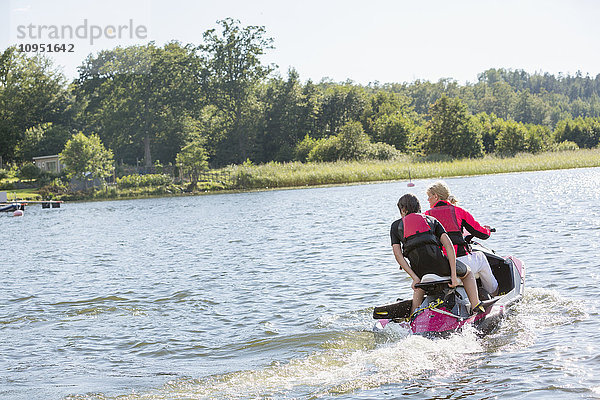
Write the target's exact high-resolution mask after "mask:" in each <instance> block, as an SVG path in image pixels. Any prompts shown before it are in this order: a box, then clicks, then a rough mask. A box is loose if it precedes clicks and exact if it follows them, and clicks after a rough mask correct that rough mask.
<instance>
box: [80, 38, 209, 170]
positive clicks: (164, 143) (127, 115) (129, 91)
mask: <svg viewBox="0 0 600 400" xmlns="http://www.w3.org/2000/svg"><path fill="white" fill-rule="evenodd" d="M79 71H80V77H79V80H78V87H77V89H78V90H77V94H78V101H79V102H80V103H81V104H83V111H82V115H81V124H82V125H83V126H84V127H85V129H86V130H87V131H91V132H98V134H99V135H100V137H101V138H102V139H103V140H104V141H105V142H106V143H107V145H108V146H109V147H110V148H112V149H114V150H115V154H116V156H117V157H118V158H119V159H122V160H124V161H126V162H128V163H132V164H133V163H135V162H136V161H137V160H138V159H143V160H144V163H145V166H146V167H150V166H151V165H152V164H153V158H154V157H156V158H157V159H159V160H161V161H163V162H173V161H175V156H176V154H177V153H178V152H179V150H180V148H181V147H182V146H183V144H184V142H185V138H184V137H183V126H182V125H183V119H184V118H185V117H186V116H192V117H197V114H198V110H199V108H200V107H199V105H198V103H199V102H200V100H201V93H200V91H199V88H200V84H199V78H198V76H199V75H200V64H199V59H198V57H197V56H196V54H195V48H194V47H193V46H191V45H187V46H182V45H181V44H179V43H177V42H171V43H167V44H166V45H165V46H164V47H162V48H160V47H156V46H155V45H154V44H153V43H150V44H148V45H145V46H130V47H126V48H121V47H117V48H115V49H112V50H105V51H101V52H100V53H99V54H98V55H97V56H90V57H88V58H87V59H86V60H85V62H84V63H83V65H82V66H81V67H80V68H79Z"/></svg>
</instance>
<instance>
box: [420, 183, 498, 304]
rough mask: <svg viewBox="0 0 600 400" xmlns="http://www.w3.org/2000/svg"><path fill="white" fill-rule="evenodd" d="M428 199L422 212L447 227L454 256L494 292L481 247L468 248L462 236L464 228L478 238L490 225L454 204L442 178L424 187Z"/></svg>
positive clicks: (494, 283)
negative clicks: (482, 224)
mask: <svg viewBox="0 0 600 400" xmlns="http://www.w3.org/2000/svg"><path fill="white" fill-rule="evenodd" d="M427 200H428V201H429V205H430V207H431V208H430V209H429V210H427V211H425V215H430V216H432V217H435V218H436V219H437V220H438V221H440V222H441V224H442V225H443V226H444V228H445V229H446V232H447V233H448V236H449V237H450V240H451V241H452V243H453V244H454V250H455V252H456V259H457V260H458V261H462V262H463V263H465V264H467V265H468V266H469V267H470V268H471V272H473V274H479V279H481V283H482V285H483V288H484V289H485V290H486V291H487V292H488V293H490V294H491V295H492V296H495V295H496V294H497V291H498V281H497V280H496V278H495V277H494V274H493V273H492V269H491V268H490V264H489V262H488V260H487V258H486V256H485V255H484V254H483V253H482V252H480V251H474V252H471V248H470V246H469V245H468V243H467V242H466V241H465V239H464V237H463V229H466V230H467V232H469V233H470V234H471V235H473V236H475V237H477V238H479V239H483V240H485V239H487V238H489V237H490V234H491V229H490V227H489V226H487V225H484V226H481V225H480V224H479V222H477V221H476V220H475V218H473V216H472V215H471V214H470V213H469V212H468V211H467V210H465V209H464V208H461V207H459V206H457V205H456V203H457V200H456V198H455V197H454V196H452V195H451V194H450V188H448V185H447V184H446V183H445V182H444V181H437V182H436V183H434V184H433V185H431V186H429V188H428V189H427Z"/></svg>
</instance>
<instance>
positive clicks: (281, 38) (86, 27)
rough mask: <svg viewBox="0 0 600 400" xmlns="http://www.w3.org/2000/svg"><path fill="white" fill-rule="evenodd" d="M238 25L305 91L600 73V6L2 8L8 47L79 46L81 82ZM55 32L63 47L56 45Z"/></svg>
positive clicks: (256, 0)
mask: <svg viewBox="0 0 600 400" xmlns="http://www.w3.org/2000/svg"><path fill="white" fill-rule="evenodd" d="M226 17H233V18H235V19H239V20H240V21H241V23H242V24H243V25H263V26H265V28H266V30H267V35H268V36H270V37H272V38H273V39H274V45H275V49H274V50H271V51H269V53H268V54H267V56H266V57H265V58H264V61H265V62H267V63H274V64H277V65H278V66H279V71H280V72H281V74H282V75H285V74H286V72H287V70H288V68H290V67H294V68H295V69H296V70H297V71H298V72H299V73H300V77H301V79H303V80H306V79H309V78H310V79H312V80H313V81H320V80H321V79H322V78H323V77H329V78H331V79H333V80H335V81H345V80H347V79H351V80H353V81H355V82H358V83H363V84H367V83H369V82H374V81H379V82H381V83H384V82H412V81H414V80H416V79H425V80H431V81H437V80H438V79H440V78H453V79H456V80H458V81H459V82H461V83H464V82H466V81H470V82H475V81H476V80H477V74H478V73H480V72H482V71H484V70H486V69H488V68H500V67H503V68H512V69H524V70H526V71H528V72H531V73H532V72H536V71H543V72H550V73H553V74H558V73H560V72H562V73H564V74H568V73H570V74H574V73H576V72H577V71H578V70H579V71H581V72H582V73H583V74H584V75H585V74H590V75H591V76H596V74H598V73H600V51H599V50H600V49H599V47H600V46H599V43H600V24H599V23H598V22H597V21H598V20H599V19H600V2H598V1H595V0H543V1H542V0H530V1H528V0H502V1H500V0H431V1H427V0H422V1H417V0H414V1H403V0H390V1H388V0H382V1H377V0H374V1H371V2H367V1H364V0H363V1H352V0H345V1H337V0H335V1H327V0H320V1H316V0H305V1H303V2H299V1H294V2H291V1H289V2H288V1H282V0H279V1H276V0H252V1H226V0H223V1H219V2H218V1H215V0H211V1H203V0H202V1H192V0H169V1H166V0H162V1H161V0H104V1H95V0H0V46H1V48H2V49H4V48H5V47H7V46H8V45H9V44H27V43H29V44H33V43H52V44H57V43H66V44H73V47H74V52H72V53H54V54H53V58H54V59H55V60H56V62H57V64H59V65H62V66H63V68H64V72H65V74H66V75H67V76H68V77H69V78H72V77H75V76H76V74H77V72H76V68H77V66H78V65H80V64H81V62H82V61H83V59H84V58H85V57H86V56H87V55H88V54H90V53H96V52H98V51H100V50H102V49H105V48H113V47H115V46H118V45H121V46H127V45H131V44H138V43H146V42H148V41H149V40H154V41H156V43H157V44H159V45H162V44H164V43H165V42H168V41H171V40H178V41H180V42H182V43H194V44H199V43H201V41H202V33H203V32H204V31H205V30H207V29H210V28H215V27H216V21H217V20H219V19H223V18H226ZM53 26H54V27H55V28H54V29H58V30H60V29H62V35H63V36H62V39H60V38H59V39H54V38H51V37H50V36H49V35H50V30H51V29H53V28H52V27H53ZM65 26H67V27H70V28H64V27H65ZM92 26H94V28H92ZM119 26H121V31H120V37H119V34H118V33H119V32H118V29H119V28H118V27H119ZM78 27H79V28H80V30H79V31H75V30H76V29H77V28H78ZM113 28H114V29H113ZM132 28H133V30H134V31H135V30H136V29H138V30H137V31H136V33H139V34H140V35H138V36H136V35H133V37H132V33H133V32H131V30H132ZM40 29H41V31H40ZM65 29H67V30H65ZM68 29H72V30H74V31H75V32H78V33H79V37H75V35H76V33H73V34H72V35H74V37H72V38H70V37H66V35H68V33H69V30H68ZM94 29H95V30H94ZM101 30H102V34H101V35H100V34H99V32H100V31H101ZM56 32H57V31H56V30H55V32H54V33H55V35H56ZM84 35H85V36H86V37H84ZM92 35H95V36H102V37H98V38H94V39H93V43H91V40H90V39H91V36H92ZM40 36H41V38H40ZM109 36H110V37H109ZM55 37H56V36H55ZM65 37H66V38H65Z"/></svg>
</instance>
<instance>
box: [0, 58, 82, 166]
mask: <svg viewBox="0 0 600 400" xmlns="http://www.w3.org/2000/svg"><path fill="white" fill-rule="evenodd" d="M70 105H71V98H70V96H69V94H68V90H67V85H66V80H65V78H64V76H63V75H62V73H61V72H59V71H58V70H57V69H56V68H55V67H54V66H53V64H52V62H51V61H50V60H49V59H48V58H45V57H43V56H33V57H29V56H27V55H26V54H25V53H20V52H19V51H17V49H16V48H14V47H9V48H8V49H6V50H4V51H3V52H1V53H0V156H1V157H2V159H3V160H4V161H9V160H17V161H19V160H23V159H22V158H21V157H22V156H23V154H22V153H21V154H16V148H17V146H18V145H19V143H20V142H21V141H22V140H23V139H24V137H25V132H26V131H27V130H28V129H30V128H32V127H35V126H37V125H40V124H44V123H52V122H55V123H61V122H63V121H64V119H65V117H66V114H67V110H68V108H69V107H70Z"/></svg>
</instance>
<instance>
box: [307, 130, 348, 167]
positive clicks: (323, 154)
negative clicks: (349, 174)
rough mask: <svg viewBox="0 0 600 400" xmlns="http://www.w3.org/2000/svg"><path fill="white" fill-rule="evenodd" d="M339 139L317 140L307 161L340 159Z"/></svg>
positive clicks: (333, 137) (334, 137) (335, 137)
mask: <svg viewBox="0 0 600 400" xmlns="http://www.w3.org/2000/svg"><path fill="white" fill-rule="evenodd" d="M339 147H340V139H339V137H337V136H330V137H328V138H324V139H319V140H318V141H317V143H316V145H315V146H314V147H313V148H312V150H311V151H310V152H309V153H308V157H307V160H308V161H311V162H327V161H337V160H339V159H340V155H339V153H340V150H339Z"/></svg>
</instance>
